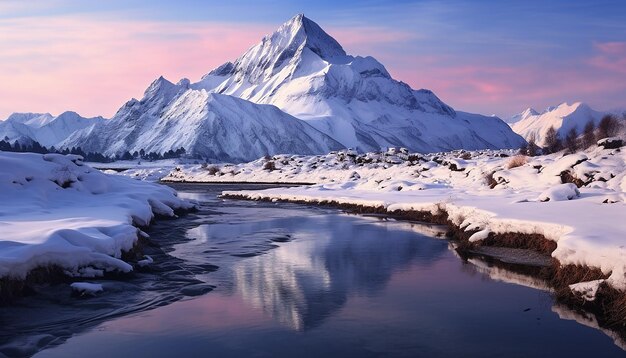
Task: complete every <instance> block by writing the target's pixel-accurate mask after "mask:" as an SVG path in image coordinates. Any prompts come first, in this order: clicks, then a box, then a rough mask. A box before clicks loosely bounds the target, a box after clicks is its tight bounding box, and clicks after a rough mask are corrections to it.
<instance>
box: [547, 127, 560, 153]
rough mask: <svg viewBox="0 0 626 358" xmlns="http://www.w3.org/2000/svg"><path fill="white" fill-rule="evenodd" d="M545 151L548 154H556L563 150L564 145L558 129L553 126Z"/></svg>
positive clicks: (548, 133)
mask: <svg viewBox="0 0 626 358" xmlns="http://www.w3.org/2000/svg"><path fill="white" fill-rule="evenodd" d="M545 149H546V152H547V153H556V152H558V151H559V150H561V149H563V143H562V142H561V138H560V137H559V133H557V131H556V129H555V128H554V127H553V126H552V127H550V128H548V131H547V132H546V139H545Z"/></svg>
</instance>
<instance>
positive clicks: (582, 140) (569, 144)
mask: <svg viewBox="0 0 626 358" xmlns="http://www.w3.org/2000/svg"><path fill="white" fill-rule="evenodd" d="M622 122H626V117H625V118H624V120H623V121H622ZM622 125H624V123H620V120H619V119H618V118H617V117H616V116H614V115H612V114H608V115H606V116H604V117H602V119H601V120H600V123H598V126H597V127H596V125H595V123H594V121H593V120H589V122H587V124H585V127H584V128H583V130H582V132H581V133H579V132H578V129H577V128H576V127H574V128H572V129H570V130H569V131H568V132H567V133H566V134H565V138H561V135H560V134H559V133H558V132H557V131H556V129H555V128H554V127H550V128H548V131H547V132H546V137H545V141H544V146H543V147H539V146H538V145H537V143H536V140H537V139H536V137H535V136H534V135H531V137H530V138H529V139H528V144H526V145H525V146H523V147H522V148H521V150H520V152H521V153H522V154H525V155H528V156H531V157H533V156H535V155H538V154H539V153H543V154H550V153H556V152H558V151H561V150H563V149H566V151H567V152H568V153H575V152H577V151H578V150H581V149H587V148H589V147H591V146H593V145H594V144H596V143H597V142H598V141H599V140H600V139H604V138H609V137H614V136H616V135H617V134H618V133H619V131H620V126H622Z"/></svg>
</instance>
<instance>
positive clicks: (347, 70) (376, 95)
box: [0, 14, 525, 161]
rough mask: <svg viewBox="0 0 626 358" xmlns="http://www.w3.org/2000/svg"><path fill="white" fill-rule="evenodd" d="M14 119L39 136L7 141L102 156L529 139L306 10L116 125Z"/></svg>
mask: <svg viewBox="0 0 626 358" xmlns="http://www.w3.org/2000/svg"><path fill="white" fill-rule="evenodd" d="M66 113H72V112H66ZM66 113H64V114H62V115H61V116H59V117H62V116H64V115H65V116H69V115H66ZM14 116H17V117H20V118H21V116H23V117H24V118H28V119H23V120H15V119H14V120H11V118H9V120H7V121H6V122H15V123H17V122H19V123H21V124H23V125H27V124H26V123H27V122H28V123H30V122H32V123H33V128H36V129H37V130H35V131H34V132H33V134H32V135H30V134H28V133H30V132H28V131H25V130H22V129H23V128H22V129H19V130H18V129H16V128H17V127H19V128H21V127H20V126H19V125H18V126H17V127H16V126H15V125H11V126H7V125H5V126H0V136H2V137H4V136H8V137H9V138H10V139H12V140H14V139H16V138H17V139H19V138H22V137H30V138H31V139H33V140H37V141H39V138H41V139H45V141H40V143H41V144H44V143H45V144H44V145H55V146H56V147H57V148H59V147H78V146H80V147H81V148H82V149H83V150H84V151H96V152H101V153H104V154H106V155H115V154H120V153H122V152H124V151H130V152H133V151H138V150H140V149H144V150H145V151H146V152H151V151H154V152H157V153H163V152H166V151H168V150H176V149H178V148H180V147H184V148H185V149H186V151H187V153H189V154H192V155H194V156H198V157H203V158H207V159H213V160H220V161H248V160H253V159H256V158H258V157H259V156H262V155H266V154H270V155H271V154H278V153H293V154H320V153H325V152H328V151H330V150H335V149H341V148H348V147H350V148H354V149H357V150H359V151H373V150H380V149H381V148H384V147H390V146H402V147H406V148H408V149H410V150H412V151H416V152H435V151H446V150H452V149H485V148H493V149H495V148H517V147H520V146H521V145H522V144H523V143H524V142H525V141H524V139H523V138H522V137H520V136H519V135H517V134H515V133H514V132H513V131H512V130H511V128H510V127H509V126H508V125H507V124H506V123H504V122H503V121H502V120H501V119H499V118H497V117H490V116H483V115H479V114H470V113H465V112H461V111H457V110H454V109H453V108H451V107H450V106H448V105H446V104H445V103H443V102H442V101H441V100H440V99H439V98H438V97H437V96H436V95H435V94H434V93H433V92H431V91H429V90H426V89H419V90H415V89H412V88H411V87H410V86H408V85H407V84H405V83H403V82H401V81H397V80H395V79H393V78H392V76H391V75H390V74H389V72H388V71H387V70H386V69H385V67H384V66H383V65H382V64H381V63H380V62H378V61H377V60H375V59H374V58H372V57H369V56H368V57H360V56H351V55H348V54H347V53H346V52H345V51H344V49H343V48H342V47H341V45H340V44H339V43H338V42H337V41H336V40H335V39H333V38H332V37H331V36H330V35H328V34H327V33H326V32H325V31H324V30H323V29H322V28H321V27H320V26H318V25H317V24H316V23H315V22H313V21H311V20H310V19H308V18H306V17H305V16H304V15H302V14H300V15H297V16H295V17H293V18H292V19H290V20H289V21H287V22H286V23H284V24H283V25H282V26H280V27H279V28H278V30H276V31H275V32H274V33H272V34H269V35H267V36H265V37H264V38H263V39H262V40H261V42H260V43H258V44H257V45H255V46H253V47H251V48H250V49H249V50H247V51H246V52H245V53H244V54H243V55H242V56H240V57H239V58H237V59H236V60H234V61H232V62H226V63H224V64H223V65H221V66H219V67H218V68H216V69H214V70H212V71H210V72H208V73H207V74H206V75H205V76H203V77H202V78H201V80H200V81H198V82H195V83H191V81H189V80H188V79H181V80H180V81H178V82H177V83H172V82H170V81H168V80H166V79H164V78H163V77H160V78H158V79H156V80H155V81H154V82H153V83H152V84H151V85H150V86H149V87H148V89H146V91H145V93H144V96H143V98H142V99H140V100H136V99H131V100H130V101H128V102H126V103H125V104H124V105H123V106H122V107H121V108H120V109H119V110H118V111H117V113H116V114H115V115H114V116H113V117H112V118H111V119H108V120H103V119H102V118H95V119H83V118H79V116H78V115H76V114H75V113H74V114H72V116H71V117H72V119H71V123H69V122H68V125H67V126H66V127H63V126H59V127H58V128H63V129H57V130H54V131H51V133H54V134H45V135H44V134H38V133H39V129H41V128H43V127H47V126H48V125H49V124H52V123H54V122H56V121H57V119H58V118H59V117H55V118H54V119H53V118H51V116H50V115H28V114H23V115H22V114H16V115H13V116H12V117H14ZM41 123H43V124H42V125H40V124H41ZM21 124H20V125H21ZM39 125H40V126H39ZM37 126H39V127H37ZM5 127H7V128H8V129H7V128H5ZM55 128H57V127H55ZM42 133H43V132H42Z"/></svg>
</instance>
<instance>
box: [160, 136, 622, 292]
mask: <svg viewBox="0 0 626 358" xmlns="http://www.w3.org/2000/svg"><path fill="white" fill-rule="evenodd" d="M622 149H623V148H622ZM268 163H272V164H268ZM516 165H518V166H516ZM272 167H275V170H270V168H272ZM563 178H565V180H564V179H563ZM164 180H169V181H194V182H282V183H294V182H299V183H303V182H308V183H315V185H312V186H305V187H294V188H280V189H269V190H259V191H240V192H226V194H239V195H244V196H246V197H248V198H251V199H261V198H263V199H270V200H271V199H275V200H297V201H308V202H322V201H335V202H337V203H346V204H362V205H367V206H384V207H386V208H387V210H388V211H394V210H428V211H431V212H436V211H437V210H440V209H443V210H445V211H446V212H448V214H449V217H450V219H451V220H452V221H453V222H454V223H455V224H457V225H459V226H460V227H462V228H465V229H466V230H472V231H475V230H479V231H478V232H476V233H475V234H474V235H473V236H472V237H471V240H472V241H479V240H481V239H484V238H486V237H487V236H488V234H489V233H490V232H494V233H504V232H520V233H538V234H542V235H544V236H545V237H546V238H548V239H550V240H554V241H555V242H556V243H557V249H556V251H554V253H553V256H554V257H555V258H557V259H558V260H559V261H560V262H561V263H562V264H581V265H586V266H590V267H598V268H601V269H602V271H604V272H605V273H607V274H608V273H611V276H610V278H609V279H608V282H609V283H610V284H612V285H613V286H614V287H617V288H622V289H626V277H625V276H624V273H625V272H626V246H625V245H626V237H625V236H624V233H626V210H625V209H626V203H625V202H626V151H624V150H621V151H620V150H619V149H602V148H599V147H597V148H593V149H591V150H588V151H586V152H584V153H583V152H580V153H576V154H571V155H564V154H563V153H557V154H552V155H547V156H540V157H534V158H527V157H522V156H516V155H515V152H513V151H478V152H462V151H456V152H449V153H439V154H429V155H417V154H415V155H411V154H408V153H400V152H395V153H394V152H388V153H381V154H374V153H369V154H364V155H359V154H356V153H352V152H337V153H331V154H329V155H325V156H274V157H273V158H271V159H269V160H268V159H263V158H262V159H259V160H257V161H254V162H250V163H247V164H238V165H232V164H224V165H207V166H197V165H196V166H180V167H177V168H174V170H173V171H172V172H171V173H170V174H169V175H168V176H166V177H164ZM563 181H566V182H568V181H574V182H577V183H578V185H580V186H581V187H580V188H579V187H577V186H576V185H574V184H571V183H563Z"/></svg>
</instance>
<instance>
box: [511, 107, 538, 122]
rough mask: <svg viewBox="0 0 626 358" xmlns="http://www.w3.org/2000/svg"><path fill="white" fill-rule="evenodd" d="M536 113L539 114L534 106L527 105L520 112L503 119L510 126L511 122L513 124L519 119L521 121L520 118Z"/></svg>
mask: <svg viewBox="0 0 626 358" xmlns="http://www.w3.org/2000/svg"><path fill="white" fill-rule="evenodd" d="M538 114H539V112H537V111H536V110H535V109H534V108H530V107H529V108H526V109H525V110H524V111H523V112H522V113H518V114H516V115H513V116H512V117H511V118H509V119H505V120H504V121H505V122H506V123H508V124H509V125H511V126H512V125H513V124H515V123H517V122H519V121H522V120H524V119H526V118H528V117H531V116H536V115H538Z"/></svg>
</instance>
